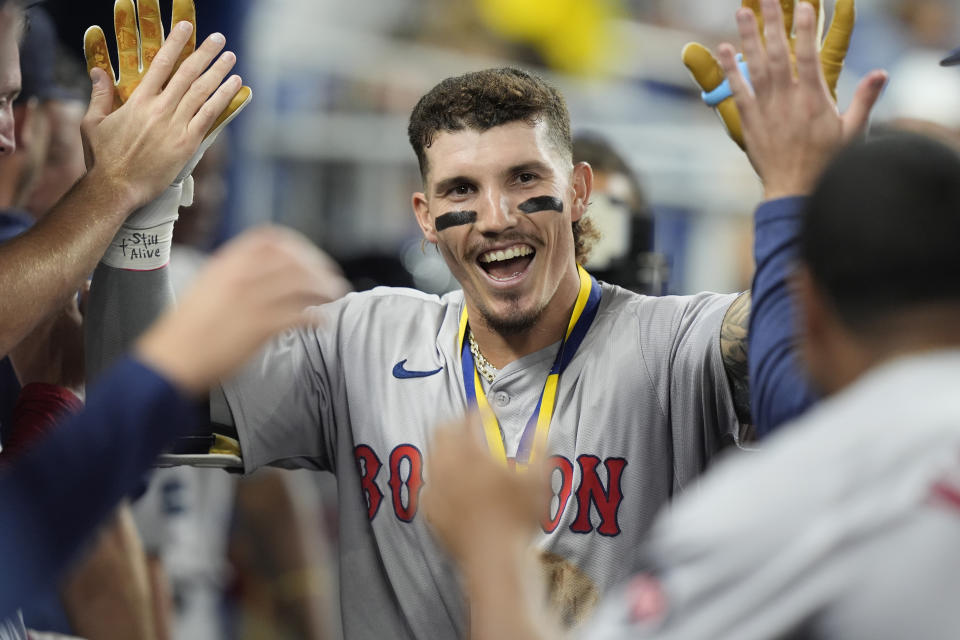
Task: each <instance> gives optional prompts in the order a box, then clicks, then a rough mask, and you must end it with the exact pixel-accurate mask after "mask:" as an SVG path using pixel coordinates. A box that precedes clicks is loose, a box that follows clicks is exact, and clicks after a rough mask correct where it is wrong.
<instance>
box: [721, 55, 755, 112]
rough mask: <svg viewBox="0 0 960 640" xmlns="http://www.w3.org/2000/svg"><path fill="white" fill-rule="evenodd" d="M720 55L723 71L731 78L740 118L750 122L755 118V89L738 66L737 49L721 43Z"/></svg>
mask: <svg viewBox="0 0 960 640" xmlns="http://www.w3.org/2000/svg"><path fill="white" fill-rule="evenodd" d="M717 53H718V54H719V57H720V64H721V65H723V71H724V73H726V74H727V78H728V79H729V80H730V89H731V91H733V100H734V102H735V103H736V105H737V110H738V111H739V112H740V118H741V120H742V121H743V122H749V121H751V120H752V119H754V118H755V114H756V109H757V104H756V97H755V96H754V93H753V90H752V89H751V88H750V85H749V84H747V81H746V80H745V79H744V77H743V75H742V74H741V73H740V67H738V66H737V60H736V51H735V50H734V48H733V47H732V46H730V45H729V44H723V45H720V48H719V49H718V50H717Z"/></svg>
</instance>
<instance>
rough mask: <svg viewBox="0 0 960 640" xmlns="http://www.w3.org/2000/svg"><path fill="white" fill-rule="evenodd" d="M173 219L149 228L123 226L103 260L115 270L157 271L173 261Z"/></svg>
mask: <svg viewBox="0 0 960 640" xmlns="http://www.w3.org/2000/svg"><path fill="white" fill-rule="evenodd" d="M173 223H174V221H173V220H170V221H169V222H163V223H161V224H159V225H157V226H155V227H150V228H147V229H135V228H132V227H128V226H127V225H123V226H122V227H120V230H119V231H118V232H117V235H115V236H114V237H113V240H112V241H111V242H110V247H109V248H108V249H107V252H106V253H105V254H104V256H103V258H102V259H101V260H100V262H102V263H103V264H105V265H108V266H110V267H113V268H115V269H126V270H128V271H153V270H154V269H159V268H161V267H164V266H166V264H167V263H168V262H170V245H171V243H172V242H173Z"/></svg>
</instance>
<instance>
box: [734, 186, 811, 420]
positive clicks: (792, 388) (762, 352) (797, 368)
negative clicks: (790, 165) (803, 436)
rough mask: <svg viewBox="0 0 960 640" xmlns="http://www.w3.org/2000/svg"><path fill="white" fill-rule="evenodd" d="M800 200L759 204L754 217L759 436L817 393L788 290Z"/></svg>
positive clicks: (753, 388)
mask: <svg viewBox="0 0 960 640" xmlns="http://www.w3.org/2000/svg"><path fill="white" fill-rule="evenodd" d="M803 203H804V198H782V199H779V200H771V201H768V202H764V203H762V204H761V205H760V206H759V207H758V208H757V212H756V214H755V226H756V238H755V240H754V253H755V258H756V264H757V270H756V273H755V275H754V277H753V289H752V294H751V295H752V298H751V304H750V332H749V338H748V340H749V348H748V351H747V354H748V365H749V369H750V373H749V375H750V408H751V411H752V413H753V420H754V427H755V429H756V433H757V436H758V437H761V438H762V437H764V436H765V435H767V434H769V433H770V432H771V431H773V430H774V429H776V428H777V427H779V426H780V425H782V424H783V423H784V422H786V421H788V420H790V419H791V418H794V417H796V416H798V415H800V414H801V413H803V412H804V411H805V410H806V409H807V407H809V406H810V405H811V404H812V403H813V402H814V401H815V400H816V394H815V392H814V390H813V388H812V386H811V385H810V382H809V380H808V379H807V376H806V374H805V373H804V370H803V365H802V363H801V362H800V352H799V349H798V340H799V333H798V317H797V311H796V307H795V305H794V303H793V299H792V298H791V296H790V292H789V290H788V280H789V277H790V273H791V269H792V268H793V265H794V263H795V261H796V259H797V252H798V250H799V241H800V224H801V221H802V213H803V212H802V208H803Z"/></svg>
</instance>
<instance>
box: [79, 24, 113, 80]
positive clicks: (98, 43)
mask: <svg viewBox="0 0 960 640" xmlns="http://www.w3.org/2000/svg"><path fill="white" fill-rule="evenodd" d="M83 56H84V58H85V59H86V61H87V75H89V74H90V70H91V69H93V68H94V67H98V68H100V69H103V70H104V71H105V72H106V73H107V75H109V76H110V80H111V81H113V82H116V76H115V75H114V73H113V64H112V63H111V62H110V51H109V49H107V37H106V36H105V35H104V34H103V29H101V28H100V27H99V26H97V25H94V26H92V27H90V28H89V29H87V31H86V32H85V33H84V34H83Z"/></svg>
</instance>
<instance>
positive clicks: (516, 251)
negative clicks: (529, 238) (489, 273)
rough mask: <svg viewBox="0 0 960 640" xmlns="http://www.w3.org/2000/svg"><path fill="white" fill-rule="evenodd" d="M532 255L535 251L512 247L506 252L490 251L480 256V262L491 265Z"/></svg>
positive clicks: (528, 248) (527, 248)
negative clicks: (490, 263)
mask: <svg viewBox="0 0 960 640" xmlns="http://www.w3.org/2000/svg"><path fill="white" fill-rule="evenodd" d="M531 253H533V249H531V248H530V247H526V246H523V247H510V248H509V249H507V250H506V251H488V252H487V253H485V254H483V255H482V256H480V262H484V263H489V262H500V261H502V260H512V259H513V258H519V257H521V256H528V255H530V254H531Z"/></svg>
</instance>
